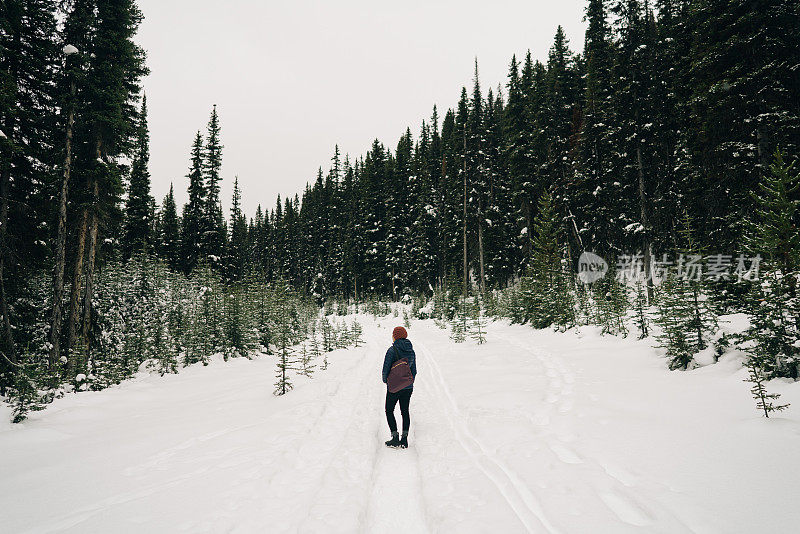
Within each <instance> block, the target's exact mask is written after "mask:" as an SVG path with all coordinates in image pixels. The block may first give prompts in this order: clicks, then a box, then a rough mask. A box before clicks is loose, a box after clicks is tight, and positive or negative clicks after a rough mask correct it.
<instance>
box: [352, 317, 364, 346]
mask: <svg viewBox="0 0 800 534" xmlns="http://www.w3.org/2000/svg"><path fill="white" fill-rule="evenodd" d="M350 337H351V339H352V340H353V346H354V347H360V346H361V345H363V344H364V329H363V328H362V327H361V323H359V322H358V319H353V324H352V325H351V326H350Z"/></svg>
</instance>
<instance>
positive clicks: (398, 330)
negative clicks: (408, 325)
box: [392, 326, 408, 339]
mask: <svg viewBox="0 0 800 534" xmlns="http://www.w3.org/2000/svg"><path fill="white" fill-rule="evenodd" d="M392 337H393V338H394V339H406V338H407V337H408V332H406V329H405V328H403V327H402V326H395V327H394V330H392Z"/></svg>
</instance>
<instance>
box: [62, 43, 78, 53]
mask: <svg viewBox="0 0 800 534" xmlns="http://www.w3.org/2000/svg"><path fill="white" fill-rule="evenodd" d="M62 50H63V52H64V55H65V56H71V55H72V54H77V53H78V49H77V48H75V47H74V46H72V45H71V44H68V45H65V46H64V48H63V49H62Z"/></svg>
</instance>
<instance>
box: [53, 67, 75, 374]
mask: <svg viewBox="0 0 800 534" xmlns="http://www.w3.org/2000/svg"><path fill="white" fill-rule="evenodd" d="M70 94H71V95H72V98H73V99H74V98H75V81H74V80H73V81H72V83H71V84H70ZM74 124H75V107H74V104H72V103H71V104H70V110H69V114H68V116H67V142H66V156H65V157H64V176H63V179H62V181H61V197H60V198H59V203H58V235H57V237H56V250H55V256H56V257H55V260H56V261H55V265H54V266H53V314H52V318H51V321H50V354H49V359H48V363H49V364H50V369H53V368H54V367H55V365H56V362H57V361H58V357H59V353H60V352H61V321H62V315H63V309H62V308H63V301H64V264H65V263H66V245H67V196H68V194H69V177H70V172H71V170H72V128H73V125H74Z"/></svg>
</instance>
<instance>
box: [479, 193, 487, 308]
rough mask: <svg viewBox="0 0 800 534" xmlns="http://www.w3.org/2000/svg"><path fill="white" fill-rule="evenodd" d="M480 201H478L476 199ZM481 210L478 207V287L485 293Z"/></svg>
mask: <svg viewBox="0 0 800 534" xmlns="http://www.w3.org/2000/svg"><path fill="white" fill-rule="evenodd" d="M478 202H480V201H478ZM482 213H483V212H482V210H481V209H480V207H479V208H478V261H479V264H480V268H481V281H480V288H481V295H483V294H484V293H486V273H485V271H484V263H483V222H484V221H483V220H482V217H481V215H482Z"/></svg>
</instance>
